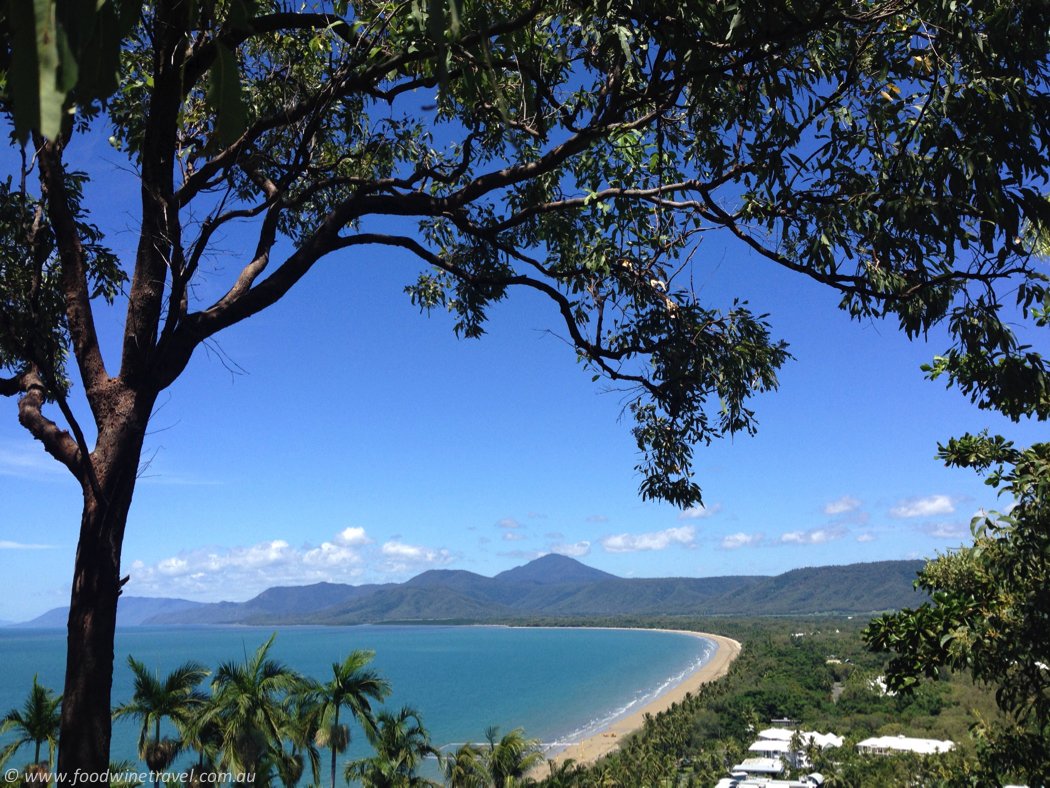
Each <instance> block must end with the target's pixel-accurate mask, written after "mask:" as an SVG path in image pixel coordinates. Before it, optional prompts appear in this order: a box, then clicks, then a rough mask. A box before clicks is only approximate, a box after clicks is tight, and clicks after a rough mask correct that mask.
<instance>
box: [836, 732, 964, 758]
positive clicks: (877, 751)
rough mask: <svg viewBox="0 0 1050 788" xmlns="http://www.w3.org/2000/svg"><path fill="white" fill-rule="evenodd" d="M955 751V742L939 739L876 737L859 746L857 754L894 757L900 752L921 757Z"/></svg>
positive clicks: (859, 743)
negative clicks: (911, 753) (916, 754)
mask: <svg viewBox="0 0 1050 788" xmlns="http://www.w3.org/2000/svg"><path fill="white" fill-rule="evenodd" d="M952 749H955V742H953V741H947V740H945V741H940V740H938V739H911V738H908V737H907V736H904V735H899V736H876V737H874V738H872V739H865V740H864V741H862V742H858V744H857V752H863V753H868V754H870V755H894V754H896V753H898V752H915V753H918V754H919V755H934V754H936V753H941V752H948V751H949V750H952Z"/></svg>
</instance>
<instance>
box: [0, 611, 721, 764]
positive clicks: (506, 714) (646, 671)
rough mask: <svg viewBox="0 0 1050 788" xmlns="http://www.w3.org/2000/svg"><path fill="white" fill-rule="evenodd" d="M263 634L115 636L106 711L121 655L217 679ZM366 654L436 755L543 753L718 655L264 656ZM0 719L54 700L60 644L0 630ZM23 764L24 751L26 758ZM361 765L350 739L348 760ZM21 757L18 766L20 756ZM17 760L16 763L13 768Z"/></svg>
mask: <svg viewBox="0 0 1050 788" xmlns="http://www.w3.org/2000/svg"><path fill="white" fill-rule="evenodd" d="M273 632H274V629H273V628H272V627H270V628H264V627H259V628H256V627H229V628H221V627H207V628H199V629H197V628H178V629H174V628H160V627H157V628H154V627H136V628H130V629H123V630H118V632H117V638H116V655H117V667H116V670H115V672H114V677H113V702H114V704H116V703H120V702H123V701H125V700H127V699H129V698H130V697H131V693H132V677H131V671H130V670H129V669H128V668H127V666H126V664H125V660H126V658H127V655H128V654H131V655H132V656H134V657H135V658H136V659H138V660H140V661H142V662H144V663H145V664H146V665H147V666H148V667H150V668H155V669H158V670H159V672H160V674H161V676H163V675H165V674H166V673H167V672H168V671H170V670H172V669H173V668H175V667H176V666H178V665H180V664H181V663H183V662H185V661H187V660H190V659H194V660H197V661H199V662H203V663H204V664H206V665H207V666H209V667H210V668H212V669H214V668H215V667H216V666H217V665H218V664H219V663H220V662H223V661H230V660H233V661H242V660H243V659H244V658H245V655H246V654H248V655H250V654H251V653H252V652H253V651H254V650H255V649H256V648H257V647H258V646H259V645H261V644H262V643H265V642H266V640H267V639H268V638H269V637H270V635H271V634H273ZM357 648H361V649H372V650H374V651H375V652H376V658H375V661H374V662H373V665H374V667H376V668H377V669H378V670H379V671H380V672H381V673H382V674H383V675H384V676H386V677H387V678H388V679H389V680H390V681H391V683H392V685H393V689H394V692H393V695H391V696H390V698H389V699H388V700H387V706H388V707H393V708H400V707H401V706H402V705H404V704H410V705H412V706H414V707H415V708H416V709H418V710H419V712H420V714H421V716H422V718H423V722H424V724H425V725H426V727H427V728H428V729H429V730H430V732H431V736H432V739H433V741H434V742H435V743H436V744H439V745H447V744H458V743H462V742H466V741H474V742H477V741H480V740H483V738H484V735H485V729H486V728H487V727H488V726H490V725H498V726H500V727H501V729H502V730H503V731H504V732H506V731H510V730H512V729H514V728H518V727H522V728H524V729H525V733H526V734H527V735H529V736H531V737H535V738H539V739H540V740H541V741H542V742H544V744H545V745H548V746H549V747H551V748H552V749H558V748H561V747H564V746H565V745H567V744H570V743H572V742H575V741H579V740H580V739H582V738H585V737H586V736H589V735H591V734H592V733H595V732H596V731H598V730H600V729H601V728H603V727H605V726H606V725H609V724H610V723H612V722H613V721H614V720H616V719H618V718H620V717H622V716H625V715H627V714H631V713H633V712H634V711H637V710H638V709H639V708H641V706H644V705H645V704H647V703H649V702H650V701H651V700H652V699H653V698H654V697H656V696H657V695H659V694H661V693H663V692H665V691H666V690H668V689H670V688H671V687H673V686H674V685H676V684H678V683H679V682H680V681H681V680H682V679H683V678H685V677H686V676H688V675H689V674H690V673H692V672H693V671H694V670H696V669H697V668H698V667H699V666H700V665H701V664H703V663H704V662H706V661H707V660H709V659H710V658H711V656H712V655H713V653H714V651H715V644H714V643H713V642H711V641H709V640H706V639H701V638H696V637H692V636H688V635H681V634H673V633H663V632H652V631H638V630H614V629H535V628H513V629H512V628H505V627H440V626H417V627H409V626H359V627H288V628H280V629H278V630H277V639H276V640H275V641H274V645H273V647H272V649H271V655H272V656H274V657H276V658H277V659H280V660H282V661H284V662H285V663H287V664H288V665H290V666H291V667H293V668H294V669H295V670H297V671H299V672H300V673H303V674H306V675H309V676H313V677H314V678H316V679H318V680H320V681H327V680H329V679H330V678H331V673H332V669H331V664H332V663H333V662H335V661H342V659H343V658H345V657H346V655H347V653H348V652H350V651H351V650H353V649H357ZM0 665H3V672H2V674H0V714H3V713H6V711H7V710H8V709H11V708H13V707H15V706H21V704H22V702H23V701H24V699H25V697H26V695H27V694H28V691H29V687H30V685H31V683H32V680H33V674H34V673H36V674H39V681H40V683H41V684H44V685H45V686H49V687H52V688H54V689H56V690H59V689H60V688H61V686H62V680H63V679H62V676H63V671H64V665H65V633H64V632H62V631H59V630H12V629H0ZM137 735H138V724H137V723H134V722H131V721H121V722H117V723H115V724H114V726H113V748H112V754H113V759H114V760H118V759H121V758H128V759H131V760H135V741H136V737H137ZM25 752H26V753H28V750H26V751H25ZM368 754H369V750H368V747H367V744H366V743H365V742H364V736H363V735H362V734H361V733H360V731H358V730H353V731H352V742H351V746H350V749H349V751H348V753H347V756H348V757H349V758H359V757H364V756H367V755H368ZM19 757H21V756H19ZM16 760H17V758H16Z"/></svg>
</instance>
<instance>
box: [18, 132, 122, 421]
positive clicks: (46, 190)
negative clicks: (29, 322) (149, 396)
mask: <svg viewBox="0 0 1050 788" xmlns="http://www.w3.org/2000/svg"><path fill="white" fill-rule="evenodd" d="M35 141H36V143H37V146H38V148H39V151H38V158H39V161H40V188H41V191H42V192H43V199H44V201H45V202H46V203H47V208H48V219H49V220H50V222H51V226H52V227H53V228H54V233H55V238H56V240H57V244H58V255H59V259H60V260H61V261H62V290H63V295H64V297H65V303H66V324H67V326H68V327H69V337H70V340H71V341H72V344H73V355H74V356H76V359H77V365H78V366H79V368H80V377H81V379H82V380H83V381H84V390H85V392H86V394H87V397H88V401H89V403H90V404H91V407H92V410H93V411H96V410H97V408H98V403H97V401H96V399H95V397H94V393H95V392H97V391H98V389H99V387H100V386H101V385H102V384H104V383H105V382H106V381H107V380H109V375H108V373H107V372H106V365H105V362H104V361H103V359H102V351H101V350H100V348H99V344H98V334H97V333H96V331H95V318H94V315H93V314H92V312H91V292H90V289H89V288H88V281H87V265H86V261H85V259H84V248H83V246H82V245H81V242H80V233H79V231H78V230H77V224H76V219H75V217H74V214H73V210H72V208H71V207H70V204H69V194H68V192H67V190H66V183H65V168H64V167H63V166H62V142H61V140H57V141H45V140H44V139H43V137H40V136H35Z"/></svg>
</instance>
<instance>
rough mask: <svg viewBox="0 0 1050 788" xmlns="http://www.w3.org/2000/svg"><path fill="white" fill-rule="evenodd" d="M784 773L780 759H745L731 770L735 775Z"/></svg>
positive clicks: (782, 762)
mask: <svg viewBox="0 0 1050 788" xmlns="http://www.w3.org/2000/svg"><path fill="white" fill-rule="evenodd" d="M782 771H784V761H782V760H781V759H780V758H745V759H744V760H743V761H741V762H740V763H738V764H737V765H736V766H734V767H733V768H732V769H730V772H731V773H737V774H762V775H770V774H780V773H781V772H782Z"/></svg>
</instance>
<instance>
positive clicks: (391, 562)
mask: <svg viewBox="0 0 1050 788" xmlns="http://www.w3.org/2000/svg"><path fill="white" fill-rule="evenodd" d="M380 552H381V553H382V554H383V557H384V558H385V559H386V560H385V561H384V562H382V563H380V565H379V570H380V571H382V572H390V573H393V574H401V573H404V572H413V571H418V570H420V569H425V568H429V567H431V566H445V565H447V564H451V563H452V562H453V561H455V560H456V557H455V556H454V555H453V554H452V551H451V550H446V549H445V548H443V547H442V548H433V547H426V546H424V545H421V544H405V543H404V542H400V541H390V542H384V543H383V546H382V548H380Z"/></svg>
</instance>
